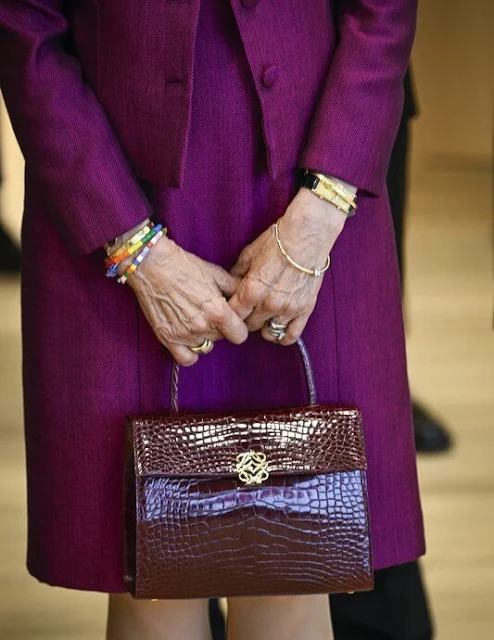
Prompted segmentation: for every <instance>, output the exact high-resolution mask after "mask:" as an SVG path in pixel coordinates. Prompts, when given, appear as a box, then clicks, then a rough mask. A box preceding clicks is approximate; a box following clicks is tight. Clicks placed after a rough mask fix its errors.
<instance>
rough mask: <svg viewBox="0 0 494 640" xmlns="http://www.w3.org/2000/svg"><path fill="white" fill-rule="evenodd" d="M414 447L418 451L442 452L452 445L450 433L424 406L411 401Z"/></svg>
mask: <svg viewBox="0 0 494 640" xmlns="http://www.w3.org/2000/svg"><path fill="white" fill-rule="evenodd" d="M412 406H413V429H414V432H415V447H416V449H417V451H418V452H419V453H443V452H445V451H449V450H450V449H451V447H452V446H453V442H452V438H451V435H450V434H449V432H448V430H447V429H446V427H444V426H443V425H442V424H441V423H440V422H439V421H438V420H437V418H435V417H434V416H432V415H431V414H430V413H429V412H428V411H427V409H425V407H422V406H421V405H419V404H417V403H416V402H413V403H412Z"/></svg>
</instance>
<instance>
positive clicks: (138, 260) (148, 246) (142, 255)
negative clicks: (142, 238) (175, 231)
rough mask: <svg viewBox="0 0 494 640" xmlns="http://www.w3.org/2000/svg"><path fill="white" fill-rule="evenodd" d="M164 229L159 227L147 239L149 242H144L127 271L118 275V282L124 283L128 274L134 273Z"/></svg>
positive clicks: (164, 231)
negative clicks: (142, 247)
mask: <svg viewBox="0 0 494 640" xmlns="http://www.w3.org/2000/svg"><path fill="white" fill-rule="evenodd" d="M160 226H161V225H160ZM166 231H167V229H166V228H165V229H163V230H161V229H160V230H159V231H158V232H157V233H156V234H155V235H154V236H153V237H152V238H151V240H149V242H148V243H147V244H146V246H145V247H144V249H143V250H142V251H141V252H140V253H139V255H138V256H137V257H136V258H135V260H134V261H133V262H132V264H131V265H130V266H129V267H128V269H127V271H125V272H124V273H123V274H122V275H121V276H120V278H119V279H118V280H117V282H118V283H119V284H125V283H126V282H127V280H128V278H129V276H130V275H131V274H133V273H134V271H135V270H136V269H137V268H138V266H139V265H140V264H141V262H142V261H143V260H144V258H145V257H146V256H147V255H148V253H149V252H150V251H151V249H152V248H153V247H154V245H155V244H156V243H157V242H158V240H159V239H160V238H162V237H163V236H164V235H165V233H166Z"/></svg>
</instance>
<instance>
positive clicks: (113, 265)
mask: <svg viewBox="0 0 494 640" xmlns="http://www.w3.org/2000/svg"><path fill="white" fill-rule="evenodd" d="M162 228H163V225H162V224H157V225H156V226H155V227H153V228H152V229H150V231H149V232H148V233H147V234H146V235H145V236H144V237H143V238H141V239H140V240H139V241H138V242H136V243H135V244H134V245H132V246H131V247H130V248H129V249H127V251H124V252H123V253H122V254H121V255H119V256H118V257H117V256H115V257H112V258H108V259H107V260H106V262H105V265H106V266H107V267H108V269H107V271H106V276H107V278H114V277H115V276H116V275H117V273H118V271H117V268H118V265H119V264H120V262H122V260H125V258H128V257H129V256H131V255H133V254H134V253H135V252H136V251H138V250H139V249H140V248H141V247H143V246H144V245H145V244H146V243H147V242H149V240H151V238H153V237H154V236H155V235H156V234H157V233H158V232H159V231H161V229H162Z"/></svg>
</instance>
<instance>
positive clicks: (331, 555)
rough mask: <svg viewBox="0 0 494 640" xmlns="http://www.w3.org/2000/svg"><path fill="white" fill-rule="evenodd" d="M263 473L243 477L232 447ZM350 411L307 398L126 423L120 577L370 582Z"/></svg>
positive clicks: (345, 587)
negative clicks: (264, 465) (259, 458)
mask: <svg viewBox="0 0 494 640" xmlns="http://www.w3.org/2000/svg"><path fill="white" fill-rule="evenodd" d="M250 449H254V450H259V451H263V452H264V453H265V454H266V456H267V459H268V462H269V471H270V475H269V478H268V479H267V480H266V481H265V482H264V483H262V484H261V485H258V486H253V487H252V486H245V485H243V484H242V483H241V482H240V480H239V479H238V478H237V477H236V473H235V459H236V456H237V454H238V453H241V452H243V451H247V450H250ZM365 467H366V462H365V453H364V443H363V433H362V424H361V416H360V412H359V411H358V409H357V408H355V407H329V406H324V405H315V406H310V407H294V408H292V409H280V410H276V411H269V412H264V413H262V412H259V411H252V412H244V413H239V414H232V415H225V414H212V413H210V414H207V413H202V414H198V413H180V412H179V413H177V412H174V411H171V412H168V413H165V414H159V415H158V414H151V415H147V416H136V417H129V419H128V422H127V467H126V470H127V475H126V545H125V546H126V570H125V576H124V579H125V582H126V584H127V587H128V588H129V590H130V592H131V593H132V594H133V595H134V597H137V598H199V597H216V596H218V597H220V596H238V595H269V594H272V595H274V594H296V593H300V594H302V593H318V592H321V593H339V592H344V591H358V590H367V589H371V588H372V586H373V577H372V569H371V566H372V563H371V551H370V536H369V522H368V508H367V487H366V478H365Z"/></svg>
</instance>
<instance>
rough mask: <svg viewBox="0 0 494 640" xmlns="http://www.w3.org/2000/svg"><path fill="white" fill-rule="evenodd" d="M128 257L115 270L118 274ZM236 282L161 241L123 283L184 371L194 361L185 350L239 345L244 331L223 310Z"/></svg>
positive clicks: (237, 320)
mask: <svg viewBox="0 0 494 640" xmlns="http://www.w3.org/2000/svg"><path fill="white" fill-rule="evenodd" d="M129 262H132V257H131V258H130V259H126V260H125V261H123V262H122V263H121V264H120V265H119V273H120V274H121V273H122V272H123V271H125V269H126V268H127V266H128V263H129ZM239 282H240V280H239V278H237V277H236V276H233V275H231V274H229V273H228V271H225V270H224V269H222V268H221V267H219V266H218V265H214V264H211V263H210V262H206V261H205V260H202V259H201V258H199V257H198V256H195V255H194V254H192V253H189V252H188V251H185V250H184V249H182V248H181V247H180V246H179V245H177V244H176V243H175V242H174V241H173V240H171V239H170V238H167V237H163V238H161V239H160V240H159V241H158V242H157V244H156V245H155V246H154V247H153V249H152V251H150V252H149V255H148V256H147V257H146V259H145V260H143V262H142V263H141V265H140V266H139V269H137V270H136V271H135V272H134V273H132V274H131V276H130V277H129V279H128V280H127V283H128V285H130V286H131V287H132V289H133V290H134V292H135V294H136V296H137V299H138V301H139V304H140V306H141V309H142V311H143V312H144V315H145V316H146V318H147V320H148V322H149V323H150V325H151V327H152V329H153V331H154V333H155V334H156V337H157V338H158V340H159V341H160V342H161V343H162V344H163V345H164V346H165V347H166V348H167V349H168V350H169V351H170V353H171V354H172V356H173V357H174V358H175V360H176V361H177V362H178V363H179V364H181V365H184V366H189V365H192V364H194V363H195V362H197V360H198V358H199V355H198V354H196V353H194V351H191V350H190V348H189V347H195V346H199V345H200V344H202V342H203V341H204V339H205V338H209V339H210V340H212V341H216V340H220V339H222V338H226V339H227V340H230V341H231V342H233V343H235V344H240V343H242V342H243V341H244V340H246V339H247V337H248V334H249V332H248V329H247V327H246V325H245V324H244V323H243V322H242V320H241V319H240V318H239V317H238V316H237V315H236V314H235V312H234V311H233V309H232V308H231V307H230V306H229V305H228V302H227V297H229V296H231V295H232V294H233V293H234V292H235V290H236V288H237V286H238V284H239Z"/></svg>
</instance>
